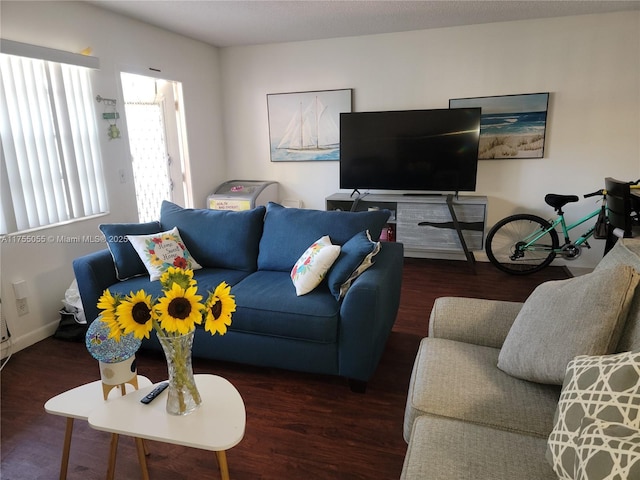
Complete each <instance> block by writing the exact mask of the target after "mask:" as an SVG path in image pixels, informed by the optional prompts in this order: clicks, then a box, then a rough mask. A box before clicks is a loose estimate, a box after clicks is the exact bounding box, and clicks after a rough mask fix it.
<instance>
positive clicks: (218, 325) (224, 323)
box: [98, 267, 236, 340]
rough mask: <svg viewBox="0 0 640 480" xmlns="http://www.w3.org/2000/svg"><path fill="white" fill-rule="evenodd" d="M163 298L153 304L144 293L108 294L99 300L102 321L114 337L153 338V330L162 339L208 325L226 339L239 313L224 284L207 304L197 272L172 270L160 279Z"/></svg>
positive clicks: (228, 287) (210, 293) (229, 289)
mask: <svg viewBox="0 0 640 480" xmlns="http://www.w3.org/2000/svg"><path fill="white" fill-rule="evenodd" d="M160 284H161V285H162V291H163V296H162V297H160V298H159V299H157V300H156V301H153V299H152V298H151V295H149V294H147V293H146V292H145V291H144V290H138V291H137V292H136V293H133V292H131V293H130V294H129V295H127V296H124V297H123V296H122V295H115V296H113V295H112V294H111V292H110V291H109V290H105V291H104V293H103V294H102V296H101V297H100V299H99V300H98V308H99V309H100V310H101V311H102V312H101V317H102V321H103V322H105V323H106V324H107V325H109V328H110V332H111V333H110V337H111V338H114V339H116V340H119V339H120V337H121V335H123V334H124V335H128V334H132V335H133V336H134V337H136V338H139V339H142V338H149V333H150V332H151V329H152V328H153V329H154V330H155V331H156V333H157V334H158V335H160V336H162V337H170V336H177V335H184V334H187V333H189V332H191V331H192V330H193V329H194V328H195V326H196V325H200V324H202V322H203V321H204V329H205V330H206V331H208V332H211V334H212V335H215V334H216V333H218V334H220V335H224V334H225V333H227V327H228V326H229V325H231V314H232V313H233V312H235V310H236V304H235V300H234V298H233V295H231V287H230V286H229V285H227V284H226V283H225V282H221V283H220V284H219V285H218V286H217V287H216V288H215V290H214V291H213V292H209V295H208V297H207V299H206V300H205V302H204V303H203V302H202V298H203V297H202V296H201V295H198V287H197V282H196V281H195V280H194V279H193V270H185V269H182V268H176V267H169V268H168V269H167V271H166V272H164V274H163V275H162V276H161V277H160Z"/></svg>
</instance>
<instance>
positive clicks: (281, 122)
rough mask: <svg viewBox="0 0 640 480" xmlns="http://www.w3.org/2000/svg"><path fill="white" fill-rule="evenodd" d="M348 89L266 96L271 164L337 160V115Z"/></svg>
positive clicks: (345, 107) (347, 107) (346, 105)
mask: <svg viewBox="0 0 640 480" xmlns="http://www.w3.org/2000/svg"><path fill="white" fill-rule="evenodd" d="M351 98H352V89H350V88H346V89H341V90H315V91H308V92H293V93H270V94H267V112H268V119H269V151H270V156H271V161H272V162H305V161H330V160H340V114H341V113H349V112H351V108H352V107H351V101H352V100H351Z"/></svg>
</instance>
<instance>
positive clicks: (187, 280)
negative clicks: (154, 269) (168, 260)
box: [160, 267, 196, 289]
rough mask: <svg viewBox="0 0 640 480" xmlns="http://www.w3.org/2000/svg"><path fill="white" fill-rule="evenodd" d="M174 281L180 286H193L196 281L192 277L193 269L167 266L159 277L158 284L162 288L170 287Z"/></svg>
mask: <svg viewBox="0 0 640 480" xmlns="http://www.w3.org/2000/svg"><path fill="white" fill-rule="evenodd" d="M174 283H177V284H178V285H180V286H181V287H182V288H189V287H194V286H195V285H196V281H195V280H194V279H193V270H185V269H184V268H176V267H169V268H168V269H167V270H166V271H165V272H164V273H163V274H162V276H161V277H160V284H161V285H162V288H163V289H170V288H171V286H172V285H173V284H174Z"/></svg>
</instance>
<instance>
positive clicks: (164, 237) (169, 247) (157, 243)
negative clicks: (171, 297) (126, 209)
mask: <svg viewBox="0 0 640 480" xmlns="http://www.w3.org/2000/svg"><path fill="white" fill-rule="evenodd" d="M127 239H129V242H130V243H131V246H132V247H133V248H135V250H136V252H138V256H139V257H140V260H142V263H144V266H145V267H146V268H147V271H148V272H149V276H150V280H151V281H154V280H159V279H160V277H161V276H162V274H163V273H164V272H165V271H166V270H167V269H168V268H169V267H178V268H185V269H190V270H198V269H199V268H202V266H201V265H200V264H199V263H198V262H196V261H195V259H194V258H193V257H192V256H191V254H190V253H189V250H187V247H185V246H184V242H183V241H182V238H181V237H180V232H179V231H178V227H173V228H172V229H171V230H167V231H166V232H160V233H154V234H152V235H127Z"/></svg>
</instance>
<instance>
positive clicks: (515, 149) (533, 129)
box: [449, 93, 549, 160]
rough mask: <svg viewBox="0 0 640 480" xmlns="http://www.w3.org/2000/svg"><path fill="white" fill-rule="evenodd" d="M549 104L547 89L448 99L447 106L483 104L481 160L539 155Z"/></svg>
mask: <svg viewBox="0 0 640 480" xmlns="http://www.w3.org/2000/svg"><path fill="white" fill-rule="evenodd" d="M548 105H549V93H527V94H522V95H505V96H499V97H476V98H456V99H451V100H449V108H467V107H481V108H482V116H481V122H480V145H479V149H478V159H480V160H490V159H511V158H514V159H515V158H542V157H543V156H544V137H545V131H546V127H547V109H548Z"/></svg>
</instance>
